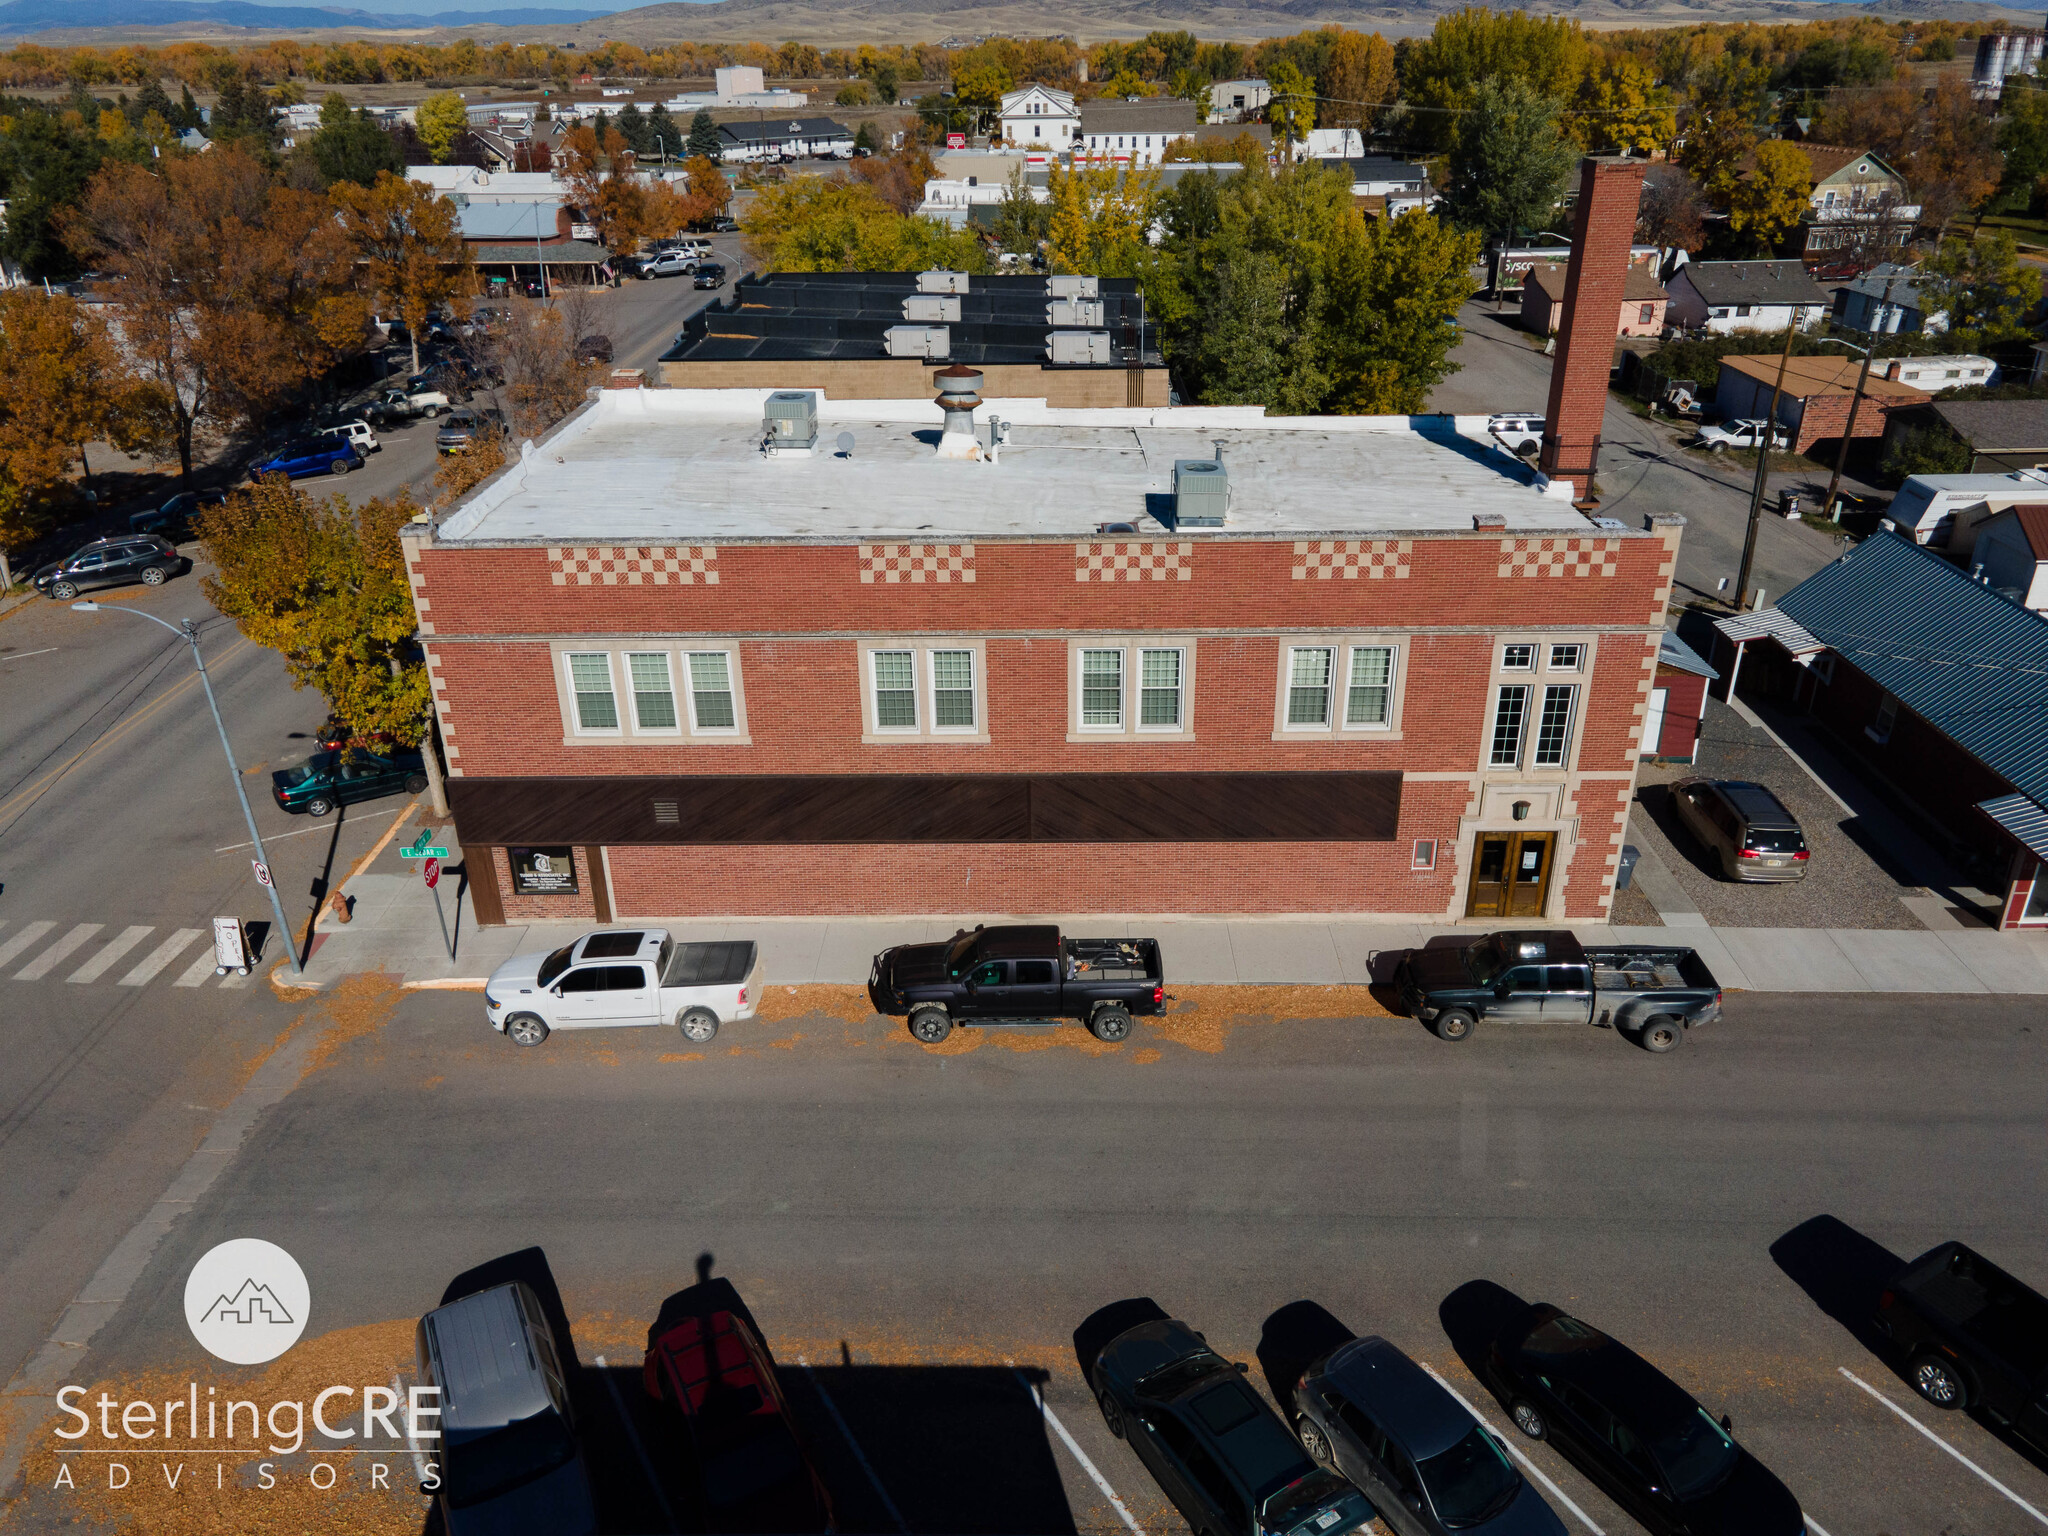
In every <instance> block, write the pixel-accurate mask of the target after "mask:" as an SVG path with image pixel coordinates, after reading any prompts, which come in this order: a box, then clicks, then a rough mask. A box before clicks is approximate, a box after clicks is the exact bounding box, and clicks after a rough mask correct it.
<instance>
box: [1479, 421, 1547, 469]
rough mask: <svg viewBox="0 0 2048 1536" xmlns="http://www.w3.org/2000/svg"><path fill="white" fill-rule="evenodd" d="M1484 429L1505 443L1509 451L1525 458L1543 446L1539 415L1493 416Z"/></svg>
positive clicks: (1541, 423)
mask: <svg viewBox="0 0 2048 1536" xmlns="http://www.w3.org/2000/svg"><path fill="white" fill-rule="evenodd" d="M1486 430H1487V431H1489V432H1491V433H1492V434H1493V435H1494V436H1495V437H1497V438H1499V439H1500V440H1501V442H1503V443H1505V444H1506V445H1507V450H1508V452H1509V453H1512V454H1516V455H1519V456H1520V457H1522V458H1525V459H1526V458H1528V457H1529V455H1530V454H1532V453H1536V452H1539V451H1541V449H1542V447H1543V418H1542V417H1541V416H1515V415H1507V416H1495V417H1492V418H1490V419H1489V420H1488V421H1487V423H1486Z"/></svg>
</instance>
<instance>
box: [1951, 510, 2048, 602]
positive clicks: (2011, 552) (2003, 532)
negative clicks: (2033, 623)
mask: <svg viewBox="0 0 2048 1536" xmlns="http://www.w3.org/2000/svg"><path fill="white" fill-rule="evenodd" d="M1975 532H1976V538H1975V540H1974V541H1973V542H1972V544H1971V546H1970V547H1969V548H1968V549H1967V550H1964V551H1962V552H1961V553H1962V554H1963V556H1964V558H1965V559H1966V560H1967V562H1968V563H1969V566H1970V568H1971V573H1972V574H1973V575H1976V576H1979V577H1981V578H1982V579H1983V581H1984V583H1985V585H1986V586H1989V587H1990V588H1991V589H1992V590H1994V591H1997V592H2003V593H2005V594H2006V595H2007V596H2008V597H2010V598H2012V599H2013V601H2015V602H2017V603H2019V604H2020V605H2021V606H2023V607H2027V608H2031V609H2033V610H2034V611H2035V612H2036V613H2048V507H2043V506H2040V505H2031V506H2011V507H2007V508H2006V509H2005V510H2004V511H2002V512H1994V513H1993V514H1992V515H1991V516H1990V517H1989V518H1988V519H1986V520H1985V521H1984V522H1981V523H1979V524H1978V525H1977V526H1976V529H1975ZM1954 547H1955V541H1954V540H1950V548H1951V549H1954Z"/></svg>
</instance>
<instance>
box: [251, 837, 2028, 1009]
mask: <svg viewBox="0 0 2048 1536" xmlns="http://www.w3.org/2000/svg"><path fill="white" fill-rule="evenodd" d="M450 853H451V857H453V856H454V854H455V850H453V849H451V850H450ZM397 862H398V861H397V859H396V857H395V855H390V854H387V855H385V856H383V857H382V858H381V859H380V860H379V864H380V866H383V867H380V869H379V870H378V871H377V872H374V873H372V872H365V873H364V874H361V875H358V876H357V877H356V878H355V879H354V880H351V881H350V882H349V883H348V892H349V894H350V895H352V896H354V897H355V898H356V904H355V916H354V920H353V921H351V922H349V923H348V924H346V925H343V924H339V923H336V922H335V921H334V919H333V918H332V917H331V916H327V917H323V918H322V919H321V922H320V924H319V927H318V929H317V930H316V943H315V949H314V953H313V956H312V958H311V960H310V961H309V962H308V964H307V967H306V976H305V982H306V984H307V985H309V986H316V987H326V986H332V985H333V984H334V983H335V982H337V981H339V980H340V979H341V978H342V977H344V976H348V975H352V974H355V973H357V972H361V971H380V970H381V971H388V972H392V973H395V974H398V975H401V976H403V977H404V978H405V979H406V981H408V982H410V983H412V984H414V985H428V986H431V985H435V984H442V985H454V984H458V983H463V982H467V983H468V984H470V985H481V984H482V982H483V980H484V978H485V977H487V976H489V975H490V973H491V971H492V970H493V969H495V968H496V967H497V966H498V965H499V964H500V963H502V962H503V961H504V960H506V959H508V958H510V957H511V956H513V955H515V954H523V953H527V952H529V951H532V950H546V949H552V948H554V947H556V946H557V945H560V944H565V943H567V942H569V940H571V939H573V938H574V937H575V936H576V935H577V934H579V933H582V932H584V931H586V930H587V929H588V928H589V926H590V925H589V924H587V923H534V924H527V925H510V926H506V927H502V928H487V929H479V928H478V927H477V926H476V919H475V914H474V913H473V912H472V911H471V910H470V906H469V902H468V900H467V898H466V897H464V898H463V899H462V900H461V901H460V902H459V903H458V901H457V900H456V899H455V898H456V888H457V882H456V881H454V880H452V879H444V880H443V882H442V886H441V890H442V896H443V905H444V906H445V908H446V909H447V916H448V921H449V925H450V929H451V932H452V934H453V936H454V938H455V943H456V955H455V958H454V959H453V960H450V959H449V957H448V952H447V949H446V948H445V947H444V945H443V943H442V939H441V927H440V923H439V921H438V920H437V919H436V917H435V913H434V900H433V896H432V894H431V893H430V892H429V891H428V890H427V889H426V887H425V885H424V884H423V883H422V882H421V880H420V878H419V876H418V875H417V874H413V873H399V872H398V871H397V870H395V869H391V868H389V867H388V866H391V865H396V864H397ZM1653 878H1654V877H1653ZM1664 915H1665V919H1666V922H1667V924H1669V926H1667V927H1663V928H1612V927H1606V926H1602V925H1598V924H1592V925H1580V926H1578V928H1577V932H1578V934H1579V937H1580V938H1581V939H1582V940H1584V941H1585V942H1586V943H1588V944H1649V945H1658V946H1663V945H1687V946H1690V947H1692V948H1694V949H1697V950H1698V951H1699V952H1700V955H1701V958H1703V959H1704V960H1705V961H1706V962H1707V964H1708V966H1709V967H1710V968H1711V969H1712V970H1713V972H1714V975H1715V976H1716V977H1717V978H1718V979H1719V980H1720V982H1721V984H1722V985H1723V986H1725V987H1729V988H1733V989H1737V990H1742V991H1755V992H1927V993H1938V994H1954V993H1990V992H1998V993H2026V994H2048V934H2036V933H1995V932H1992V931H1990V930H1988V929H1977V930H1971V929H1955V930H1951V931H1944V932H1931V931H1930V932H1921V933H1915V932H1901V931H1874V930H1863V929H1829V928H1709V927H1707V926H1706V925H1705V924H1704V923H1702V922H1700V921H1699V919H1698V915H1697V914H1692V918H1693V921H1691V922H1686V921H1685V915H1684V914H1680V913H1673V912H1668V911H1667V912H1666V913H1665V914H1664ZM997 920H999V919H998V918H995V917H992V916H991V915H990V914H988V913H976V914H969V915H961V916H958V917H929V918H919V917H911V918H871V917H834V918H746V919H732V920H714V919H705V918H672V919H667V920H663V921H661V922H660V924H659V925H660V926H663V927H666V928H668V929H669V930H670V931H671V932H673V933H674V934H675V935H676V937H677V938H679V939H685V940H695V939H724V938H750V939H754V940H756V941H758V942H759V943H760V944H761V946H762V952H763V954H764V956H765V958H766V960H767V966H768V979H769V980H770V981H771V982H775V983H778V984H781V985H789V986H793V985H799V984H802V983H807V982H832V983H841V984H856V985H857V984H860V983H864V982H865V981H866V980H867V975H868V965H869V962H870V961H871V960H872V959H873V958H874V955H875V953H876V952H877V951H878V950H881V949H884V948H886V947H888V946H889V945H891V944H903V943H909V942H914V941H917V940H920V939H939V938H945V937H947V936H949V935H951V934H952V933H953V932H954V931H955V930H956V929H958V928H960V927H963V926H970V925H972V924H973V923H976V922H991V921H997ZM1036 920H1038V921H1056V922H1058V923H1060V925H1061V926H1062V927H1064V928H1066V929H1067V930H1068V931H1069V932H1071V933H1090V934H1102V935H1125V934H1142V935H1145V936H1148V937H1153V938H1157V939H1158V940H1159V942H1160V946H1161V948H1162V950H1163V951H1164V954H1165V960H1166V974H1167V976H1168V978H1169V979H1170V981H1171V982H1173V983H1178V984H1180V985H1184V986H1203V985H1230V984H1234V983H1242V984H1259V985H1284V984H1296V985H1312V986H1323V985H1327V986H1342V985H1361V984H1363V983H1366V982H1369V981H1371V980H1373V979H1374V974H1373V957H1374V956H1375V955H1376V954H1379V953H1381V952H1384V951H1388V950H1401V949H1410V948H1414V947H1416V946H1419V945H1422V944H1425V943H1427V942H1428V941H1429V940H1430V939H1432V938H1435V937H1438V936H1440V935H1446V934H1454V933H1458V932H1460V931H1463V932H1466V933H1470V934H1472V935H1473V936H1474V937H1476V936H1477V934H1478V933H1479V932H1480V931H1482V930H1480V929H1479V928H1476V927H1475V928H1468V929H1464V930H1460V929H1458V928H1456V927H1454V926H1453V925H1451V924H1448V923H1404V922H1373V921H1368V920H1364V919H1352V918H1346V917H1331V918H1321V917H1286V918H1267V917H1239V918H1222V917H1218V918H1191V917H1161V916H1146V915H1144V914H1107V915H1105V914H1101V913H1096V914H1092V915H1082V916H1072V917H1044V916H1040V917H1038V918H1037V919H1036ZM276 975H277V979H278V980H279V981H280V982H285V981H288V980H289V979H290V973H289V971H279V972H277V973H276Z"/></svg>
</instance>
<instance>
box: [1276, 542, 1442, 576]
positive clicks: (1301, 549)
mask: <svg viewBox="0 0 2048 1536" xmlns="http://www.w3.org/2000/svg"><path fill="white" fill-rule="evenodd" d="M1414 548H1415V544H1414V541H1413V540H1411V539H1320V540H1305V539H1303V540H1296V541H1295V545H1294V579H1295V580H1296V581H1306V580H1307V579H1308V578H1309V577H1311V576H1313V577H1315V579H1316V580H1317V581H1328V580H1330V579H1331V578H1332V577H1334V576H1341V577H1343V578H1344V580H1346V581H1356V580H1357V579H1358V578H1359V577H1360V576H1366V577H1369V578H1370V579H1371V580H1373V581H1380V580H1383V579H1384V578H1386V577H1389V576H1391V577H1393V578H1394V579H1395V580H1397V581H1406V580H1407V579H1408V556H1409V554H1410V552H1411V551H1413V549H1414Z"/></svg>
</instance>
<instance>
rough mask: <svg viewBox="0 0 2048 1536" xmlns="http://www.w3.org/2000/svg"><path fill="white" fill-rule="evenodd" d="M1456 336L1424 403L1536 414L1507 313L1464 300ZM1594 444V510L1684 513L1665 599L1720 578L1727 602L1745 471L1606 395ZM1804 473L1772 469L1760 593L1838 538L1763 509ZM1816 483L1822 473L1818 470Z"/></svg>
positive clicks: (1760, 551)
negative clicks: (1449, 364) (1692, 448)
mask: <svg viewBox="0 0 2048 1536" xmlns="http://www.w3.org/2000/svg"><path fill="white" fill-rule="evenodd" d="M1458 324H1459V341H1458V347H1457V350H1456V351H1455V352H1453V353H1452V357H1453V358H1454V359H1455V360H1456V361H1457V362H1458V363H1459V364H1460V369H1459V371H1458V372H1457V373H1455V374H1453V375H1452V376H1451V377H1450V378H1448V379H1446V380H1445V381H1444V382H1443V383H1442V384H1439V385H1438V386H1437V387H1436V388H1435V389H1434V390H1432V391H1431V392H1430V396H1429V401H1428V406H1429V409H1430V410H1432V411H1450V412H1455V413H1461V414H1462V413H1467V412H1469V413H1472V414H1482V413H1483V414H1486V415H1498V414H1501V413H1503V412H1516V411H1526V412H1529V413H1531V414H1533V415H1537V416H1541V415H1542V414H1543V412H1544V408H1545V405H1546V404H1547V402H1548V401H1549V398H1550V363H1551V360H1550V359H1549V358H1547V357H1545V356H1544V355H1543V353H1542V350H1541V349H1540V348H1538V347H1534V346H1531V345H1530V338H1529V336H1528V334H1527V333H1526V332H1524V331H1523V330H1522V329H1521V326H1520V323H1519V321H1518V318H1517V315H1516V312H1515V311H1514V310H1513V309H1508V310H1506V311H1504V312H1503V313H1501V314H1498V315H1496V314H1495V313H1494V310H1493V305H1492V303H1491V302H1490V301H1488V300H1484V299H1473V300H1471V301H1470V302H1469V303H1467V304H1466V305H1465V307H1464V309H1463V310H1462V311H1460V312H1459V316H1458ZM1603 432H1604V437H1603V440H1602V443H1601V448H1600V488H1601V503H1600V511H1599V515H1600V516H1602V517H1618V518H1621V519H1623V520H1625V521H1627V522H1629V523H1631V524H1640V523H1641V521H1642V518H1643V516H1644V514H1646V513H1649V512H1653V511H1677V512H1680V513H1683V514H1684V516H1685V519H1686V529H1685V538H1684V540H1683V542H1682V543H1681V544H1680V545H1679V548H1678V578H1677V579H1678V590H1677V592H1676V593H1675V594H1674V599H1673V600H1674V601H1677V602H1681V603H1684V602H1692V601H1696V600H1698V599H1700V598H1712V597H1714V596H1715V595H1716V594H1717V590H1718V585H1717V584H1718V583H1719V582H1720V581H1721V580H1722V579H1723V578H1725V579H1726V580H1727V583H1728V591H1727V594H1726V596H1727V597H1728V598H1729V600H1731V601H1732V600H1733V596H1734V591H1735V582H1736V578H1737V576H1738V574H1739V573H1740V571H1741V568H1742V545H1743V539H1744V537H1745V535H1746V533H1747V530H1748V524H1749V500H1750V487H1751V483H1752V478H1751V477H1752V472H1751V471H1749V470H1745V469H1743V468H1742V467H1740V466H1739V465H1735V464H1723V463H1721V462H1719V461H1717V460H1714V459H1711V458H1708V457H1706V456H1705V455H1703V454H1697V453H1688V452H1687V451H1685V450H1684V449H1682V448H1680V447H1679V444H1680V443H1681V442H1682V441H1683V440H1684V439H1685V437H1686V436H1688V435H1689V434H1688V433H1687V432H1686V431H1685V430H1684V429H1682V428H1679V427H1676V426H1673V425H1671V424H1669V423H1667V422H1663V421H1657V422H1652V421H1646V420H1644V419H1643V418H1642V417H1640V416H1637V415H1636V414H1635V413H1634V412H1633V411H1631V410H1629V409H1628V408H1627V407H1626V406H1625V405H1623V404H1622V403H1621V402H1620V401H1619V400H1617V399H1615V398H1614V397H1613V396H1611V395H1610V396H1609V397H1608V401H1607V415H1606V419H1605V423H1604V426H1603ZM1812 478H1814V476H1813V474H1812V472H1811V471H1806V470H1792V471H1772V472H1771V474H1770V476H1769V479H1768V488H1767V490H1766V494H1765V502H1764V505H1765V515H1764V517H1763V519H1762V521H1761V523H1760V524H1759V526H1758V530H1757V547H1756V565H1755V572H1754V574H1753V576H1752V578H1751V581H1752V584H1753V585H1754V586H1758V587H1761V588H1763V589H1764V591H1765V593H1766V594H1767V597H1766V601H1768V600H1769V598H1770V597H1774V596H1776V595H1778V594H1780V593H1783V592H1785V591H1788V590H1789V589H1790V588H1792V587H1794V586H1796V585H1798V583H1799V582H1801V581H1803V580H1805V579H1806V578H1807V577H1808V576H1811V575H1812V574H1813V573H1814V572H1815V571H1817V570H1819V569H1820V568H1821V567H1822V566H1824V565H1826V564H1827V563H1828V562H1829V561H1830V560H1833V559H1834V558H1835V557H1836V556H1837V555H1839V554H1841V553H1842V550H1843V549H1844V547H1845V546H1844V545H1843V543H1842V542H1841V541H1840V540H1839V539H1836V538H1835V537H1833V536H1832V535H1830V534H1825V533H1821V532H1820V531H1818V530H1817V529H1813V528H1809V527H1807V526H1806V525H1805V524H1803V523H1799V522H1787V521H1786V520H1785V519H1784V518H1782V517H1779V516H1777V515H1775V514H1774V513H1773V512H1772V511H1771V510H1770V509H1771V508H1774V507H1775V506H1776V505H1777V504H1778V491H1779V489H1780V488H1781V487H1782V486H1788V485H1789V486H1794V487H1802V486H1804V485H1805V484H1806V482H1807V481H1808V480H1810V479H1812ZM1820 479H1821V482H1822V484H1823V485H1825V483H1826V475H1825V474H1824V473H1823V474H1822V475H1821V476H1820Z"/></svg>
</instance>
